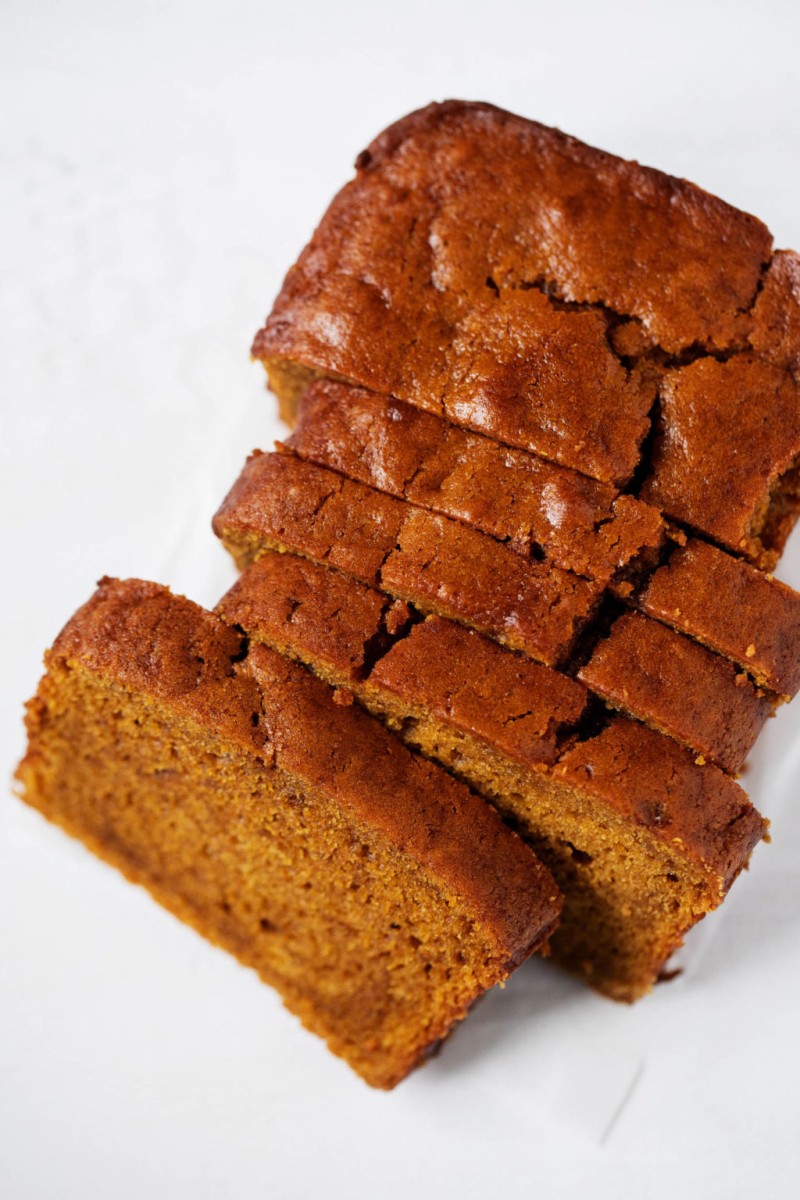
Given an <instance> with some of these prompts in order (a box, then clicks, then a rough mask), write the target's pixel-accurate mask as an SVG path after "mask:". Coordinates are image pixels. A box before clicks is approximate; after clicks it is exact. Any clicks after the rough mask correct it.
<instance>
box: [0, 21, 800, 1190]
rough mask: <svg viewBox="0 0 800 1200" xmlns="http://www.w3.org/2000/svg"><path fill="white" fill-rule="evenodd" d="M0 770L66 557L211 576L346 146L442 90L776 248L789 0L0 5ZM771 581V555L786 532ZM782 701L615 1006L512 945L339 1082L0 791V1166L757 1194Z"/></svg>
mask: <svg viewBox="0 0 800 1200" xmlns="http://www.w3.org/2000/svg"><path fill="white" fill-rule="evenodd" d="M0 17H1V18H2V23H3V30H2V33H1V34H0V64H2V92H0V113H2V134H1V135H0V136H1V138H2V140H1V142H0V156H1V158H0V162H1V164H2V169H1V170H0V187H1V188H2V220H1V221H0V239H1V240H2V247H1V250H2V253H1V254H0V267H1V269H2V272H3V280H2V294H1V297H0V303H1V308H0V402H1V403H2V433H1V434H0V486H2V489H3V493H2V494H3V505H2V512H3V542H4V547H3V549H4V552H3V559H2V561H3V581H2V588H1V589H0V602H2V607H3V611H2V620H0V634H1V635H2V639H3V646H2V652H1V654H0V662H2V673H3V686H2V694H1V695H0V705H1V706H2V724H1V725H0V733H1V734H2V771H3V775H4V779H8V777H9V776H10V773H11V771H12V769H13V765H14V763H15V761H16V759H17V758H18V757H19V755H20V753H21V750H22V729H21V723H20V713H21V704H22V701H23V699H24V698H25V697H26V696H27V695H29V694H30V693H31V692H32V691H33V689H34V687H35V683H36V680H37V677H38V674H39V669H40V658H41V652H42V650H43V649H44V647H45V645H47V644H48V643H49V642H50V641H52V639H53V637H54V635H55V634H56V632H57V631H58V629H59V627H60V626H61V624H62V623H63V621H64V620H65V619H66V618H67V616H68V615H69V614H70V613H71V611H72V610H73V609H74V608H75V607H76V606H77V605H78V604H79V603H81V602H82V601H83V600H84V599H86V597H87V596H88V595H89V593H90V592H91V591H92V588H93V584H94V581H95V579H97V578H98V577H99V576H100V575H102V574H116V575H122V576H125V575H139V576H143V577H145V578H153V579H158V580H161V581H164V582H168V583H170V584H172V585H173V586H174V587H175V588H176V589H177V590H180V591H184V592H186V593H188V594H189V595H190V596H192V597H193V598H194V599H197V600H200V601H203V602H206V603H213V602H214V601H215V600H216V599H217V597H218V596H219V594H220V593H221V592H222V590H223V589H224V588H225V587H226V586H227V585H228V583H229V582H230V581H231V579H232V569H231V567H230V566H229V564H228V562H227V561H226V557H225V555H224V554H223V552H222V550H221V549H220V548H219V547H218V546H217V545H216V543H215V540H214V539H213V537H212V535H211V534H210V532H209V528H208V524H209V519H210V517H211V514H212V512H213V511H214V508H215V507H216V505H217V503H218V502H219V500H220V499H221V497H222V495H223V494H224V492H225V490H226V489H227V487H228V486H229V484H230V483H231V482H232V480H233V478H234V476H235V474H236V473H237V471H238V469H239V467H240V465H241V462H242V460H243V457H244V455H245V453H246V452H247V451H249V450H250V449H251V448H252V447H253V446H255V445H259V446H268V444H269V442H270V440H271V439H272V438H273V437H275V436H277V435H278V434H279V428H278V425H277V422H276V421H275V418H274V414H273V404H272V402H271V400H270V398H269V397H268V396H267V395H266V394H265V393H264V390H263V381H262V375H261V372H260V369H259V368H257V367H255V366H253V365H251V364H250V362H249V359H248V348H249V344H250V338H251V336H252V334H253V333H254V331H255V330H256V328H257V326H258V325H259V323H260V322H261V319H262V318H263V316H264V315H265V313H266V311H267V309H268V308H269V305H270V303H271V301H272V298H273V296H274V294H275V292H276V290H277V288H278V286H279V284H280V281H281V278H282V275H283V272H284V270H285V269H286V268H287V267H288V266H289V264H290V262H291V261H292V260H293V259H294V257H295V255H296V253H297V252H298V250H299V249H300V247H301V245H302V244H303V242H304V241H305V240H306V239H307V237H308V236H309V234H310V232H311V229H312V228H313V225H314V224H315V223H316V221H317V220H318V218H319V216H320V215H321V213H322V211H323V209H324V207H325V205H326V204H327V202H328V200H329V198H330V196H331V195H332V193H333V192H334V190H335V189H336V188H337V187H338V186H340V185H341V183H343V182H344V180H345V179H346V178H347V177H348V175H349V172H350V165H351V163H352V161H353V159H354V157H355V154H356V153H357V152H358V150H360V149H361V148H362V146H363V145H364V144H365V143H366V142H367V141H368V140H370V139H371V137H372V136H373V135H374V134H375V133H377V132H378V130H380V129H381V128H382V127H383V126H384V125H385V124H387V123H388V122H389V121H391V120H393V119H395V118H396V117H398V116H400V115H401V114H403V113H404V112H406V111H408V110H409V109H412V108H415V107H418V106H419V105H421V104H424V103H426V102H428V101H429V100H431V99H435V98H443V97H446V96H449V95H455V96H463V97H468V98H481V99H488V100H492V101H494V102H495V103H498V104H501V105H504V106H506V107H509V108H512V109H515V110H517V111H519V112H521V113H524V114H525V115H528V116H531V117H536V118H538V119H540V120H542V121H545V122H548V123H551V124H556V125H559V126H561V127H562V128H563V129H566V130H568V131H569V132H572V133H575V134H577V135H579V136H580V137H582V138H584V139H585V140H587V141H589V142H593V143H595V144H597V145H600V146H603V147H605V148H608V149H611V150H614V151H616V152H618V153H621V154H623V155H627V156H631V157H637V158H639V159H641V160H642V161H644V162H647V163H652V164H655V165H658V166H660V167H662V168H665V169H667V170H669V171H671V172H673V173H675V174H678V175H686V176H688V177H689V178H691V179H694V180H696V181H697V182H699V183H701V184H703V185H704V186H706V187H707V188H709V189H710V190H712V191H714V192H718V193H719V194H721V195H722V196H724V197H725V198H726V199H728V200H730V201H732V202H734V203H735V204H737V205H739V206H741V207H743V208H745V209H748V210H750V211H752V212H755V213H757V214H758V215H759V216H761V217H762V218H763V219H764V220H766V221H767V223H768V224H769V225H770V226H771V228H772V230H773V231H774V233H775V236H776V241H777V243H778V244H779V245H794V246H800V206H799V203H798V193H799V192H800V98H799V92H798V66H797V61H798V59H797V54H798V45H800V7H798V6H797V5H796V4H793V3H792V2H791V0H787V2H786V3H785V4H781V3H769V2H767V3H758V4H756V3H747V4H742V3H731V2H730V0H729V2H727V3H719V4H716V3H686V4H684V3H676V2H674V0H673V2H672V3H669V4H668V3H660V4H658V5H652V4H648V3H645V2H641V0H640V2H639V3H629V4H626V3H620V4H603V3H601V2H600V0H593V2H590V3H586V2H578V0H570V2H568V3H563V4H561V5H558V4H555V3H552V2H551V3H547V4H539V3H524V2H523V0H520V2H519V3H508V2H506V3H504V2H502V0H495V2H494V3H487V2H486V0H484V2H483V3H480V4H472V3H470V2H469V0H459V2H458V3H441V4H436V3H434V2H433V0H428V2H427V3H424V2H419V0H403V2H402V3H398V4H393V5H388V4H381V3H379V2H378V0H374V2H373V3H356V2H355V0H351V2H347V0H330V2H327V3H317V4H314V3H299V2H297V0H295V2H294V3H291V2H290V0H283V2H281V3H277V4H276V3H271V2H269V0H261V2H260V3H256V2H253V3H238V2H235V0H228V2H227V3H224V4H216V5H215V4H212V3H208V2H203V0H194V2H187V3H179V2H176V0H171V2H166V0H159V2H158V3H153V2H152V0H138V2H137V3H135V4H132V3H130V2H126V3H125V4H121V3H114V2H109V0H105V2H103V0H61V2H60V3H36V2H35V0H3V3H2V8H0ZM780 574H781V575H782V577H784V578H786V579H789V580H791V581H793V582H794V583H795V584H800V535H798V536H797V537H796V538H795V539H794V543H793V545H792V547H791V549H790V552H789V554H788V555H787V556H786V559H785V561H784V565H783V567H782V568H781V571H780ZM798 733H800V702H798V703H796V704H795V705H794V706H793V707H792V708H790V709H785V710H784V711H782V712H781V714H780V716H779V717H778V719H777V720H776V721H773V722H771V723H770V726H769V728H768V729H767V731H766V732H765V733H764V735H763V736H762V738H761V741H760V743H759V746H758V749H757V751H756V753H755V755H754V757H753V761H752V765H751V767H750V768H749V770H748V773H747V775H746V779H745V782H746V784H747V786H748V787H749V788H750V790H751V792H752V794H753V796H754V799H755V800H756V802H757V803H758V804H759V805H760V806H761V807H762V808H763V810H764V811H765V812H766V813H767V814H768V815H769V816H771V818H772V820H773V834H774V840H773V844H772V845H771V846H762V847H760V848H759V849H758V850H757V852H756V854H755V856H754V860H753V866H752V870H751V871H750V873H749V875H748V876H747V877H745V878H743V879H742V880H741V881H740V882H739V883H738V884H737V886H736V887H735V888H734V891H733V893H732V895H731V898H730V900H729V902H728V903H727V904H726V906H725V908H724V909H723V911H722V912H720V913H719V914H717V915H716V916H714V917H711V918H709V919H708V920H707V921H706V922H705V924H704V925H703V926H702V927H701V928H699V929H698V930H697V931H696V932H697V936H695V937H693V938H692V939H691V941H690V944H689V946H688V947H687V950H686V951H685V952H684V953H685V961H686V965H687V970H686V973H685V974H684V975H683V976H682V977H681V978H680V979H678V980H677V981H676V982H674V983H672V984H670V985H669V986H664V987H661V988H659V989H658V990H657V992H656V993H655V994H654V995H653V996H652V997H651V998H649V999H647V1000H645V1001H644V1002H642V1003H641V1004H639V1005H638V1006H637V1007H635V1008H633V1009H628V1008H623V1007H619V1006H615V1005H614V1004H612V1003H610V1002H608V1001H605V1000H602V999H600V998H599V997H596V996H594V995H592V994H590V993H589V992H588V991H586V990H585V989H583V988H582V987H581V986H580V985H578V984H577V983H575V982H573V981H571V980H569V979H567V978H565V977H562V976H561V975H560V974H559V973H558V972H557V971H555V970H554V969H551V968H548V967H547V966H546V965H544V964H542V963H533V964H531V965H529V966H528V967H526V968H525V969H523V970H522V971H520V972H519V973H518V974H517V976H516V977H515V979H514V981H513V983H512V984H511V985H510V986H509V987H508V988H507V989H506V990H505V992H503V993H499V992H498V993H497V994H494V995H493V996H491V997H490V998H489V999H487V1001H486V1002H485V1003H484V1004H483V1005H482V1006H481V1007H480V1008H479V1009H478V1011H477V1012H476V1013H475V1014H474V1016H473V1017H472V1019H471V1020H470V1021H469V1022H468V1024H467V1025H466V1026H465V1027H464V1028H463V1029H462V1030H461V1031H460V1032H459V1033H458V1035H457V1037H456V1038H455V1039H454V1040H453V1041H452V1042H451V1043H450V1045H449V1046H447V1047H446V1048H445V1050H444V1052H443V1053H442V1055H441V1056H440V1058H439V1059H438V1060H437V1061H436V1062H434V1063H432V1064H431V1065H430V1066H428V1067H427V1068H426V1069H425V1070H424V1071H422V1072H420V1073H418V1074H417V1075H416V1076H415V1077H413V1078H412V1079H410V1080H409V1081H408V1082H407V1083H405V1084H404V1085H403V1086H401V1087H400V1089H399V1090H398V1091H396V1092H395V1093H393V1094H391V1095H383V1094H378V1093H373V1092H370V1091H369V1090H368V1089H367V1088H366V1087H365V1086H364V1085H362V1084H361V1083H360V1082H359V1081H358V1080H357V1079H356V1078H355V1077H354V1076H352V1075H351V1074H350V1072H349V1071H348V1069H347V1068H346V1067H345V1066H343V1065H342V1064H340V1063H339V1062H338V1061H337V1060H335V1059H333V1058H332V1057H331V1056H329V1055H328V1054H327V1053H326V1051H325V1050H324V1048H323V1047H322V1045H321V1043H319V1042H317V1040H316V1039H314V1038H312V1037H311V1036H310V1035H308V1034H306V1033H304V1032H303V1031H302V1030H301V1029H300V1028H299V1027H298V1025H297V1023H296V1022H295V1021H294V1019H293V1018H291V1017H290V1016H288V1015H287V1014H286V1013H285V1012H284V1011H283V1010H282V1009H281V1006H280V1004H279V1002H278V1000H277V998H276V997H275V996H274V995H273V993H272V992H270V991H269V990H268V989H267V988H265V987H263V986H262V985H261V984H260V983H258V982H257V980H256V979H255V977H254V976H253V975H252V974H250V973H249V972H247V971H245V970H244V969H242V968H240V967H239V966H237V965H236V964H235V963H234V962H233V961H232V960H230V959H229V958H227V957H226V956H225V955H224V954H222V953H220V952H218V951H215V950H213V949H211V948H209V947H208V946H206V945H205V944H204V943H203V942H202V941H201V940H200V939H199V938H197V937H196V936H195V935H194V934H193V933H191V932H190V931H188V930H187V929H185V928H183V927H182V926H181V925H179V924H178V922H176V921H175V920H173V919H172V918H171V917H169V916H167V915H165V914H164V913H163V912H162V911H161V910H160V909H158V908H157V907H156V905H155V904H154V903H153V902H151V901H150V899H149V898H148V897H147V896H146V895H145V893H144V892H141V891H139V890H137V889H134V888H132V887H130V886H128V885H127V884H125V883H123V882H122V881H121V880H120V879H119V878H118V877H117V876H116V875H115V874H114V873H113V872H112V871H111V870H109V869H108V868H106V867H104V866H102V865H100V864H99V863H97V862H95V861H94V860H93V859H92V858H91V857H90V856H89V855H88V854H86V853H85V852H84V851H83V850H82V849H81V848H80V847H79V846H78V845H77V844H73V843H71V842H70V841H69V840H68V839H66V838H65V837H63V836H62V835H60V834H59V833H57V832H56V831H55V830H53V829H51V828H49V827H48V826H47V825H46V824H45V822H44V821H42V820H41V819H40V818H39V817H38V816H36V815H35V814H33V813H30V812H28V811H27V810H26V809H24V808H23V806H22V805H20V804H19V802H18V801H16V800H14V799H12V798H10V796H9V795H8V792H9V788H8V787H6V785H5V782H4V785H3V789H2V792H3V794H2V797H1V798H0V939H1V944H0V1004H2V1009H1V1010H0V1195H2V1197H3V1198H4V1200H34V1198H35V1200H44V1198H48V1200H49V1198H51V1197H52V1198H53V1200H73V1198H75V1200H77V1198H78V1197H80V1200H94V1198H95V1197H97V1198H103V1200H117V1198H119V1200H129V1198H130V1200H133V1198H137V1200H138V1198H139V1197H148V1198H154V1200H161V1198H162V1197H169V1198H173V1197H178V1198H181V1197H184V1196H185V1197H191V1198H192V1200H211V1198H216V1197H220V1196H236V1197H237V1198H239V1200H250V1198H251V1197H265V1196H270V1197H276V1198H279V1200H292V1198H295V1197H297V1198H300V1197H302V1198H305V1197H317V1196H333V1197H337V1198H338V1197H342V1198H344V1200H361V1198H362V1197H363V1198H367V1197H370V1198H371V1197H390V1198H393V1197H414V1198H416V1197H419V1198H422V1197H451V1196H452V1197H477V1196H481V1197H483V1196H489V1197H493V1196H503V1197H506V1196H507V1197H528V1196H531V1197H532V1196H537V1197H538V1196H541V1197H544V1198H546V1200H551V1198H554V1197H555V1198H558V1197H582V1196H584V1195H591V1196H592V1197H594V1198H595V1200H603V1198H604V1197H612V1196H613V1197H615V1198H616V1197H623V1198H626V1197H633V1196H636V1197H668V1196H669V1197H672V1196H682V1197H694V1196H698V1197H699V1196H703V1197H710V1198H712V1200H714V1198H716V1197H723V1196H724V1197H726V1198H728V1197H733V1198H736V1197H743V1196H750V1195H752V1194H753V1193H754V1192H755V1193H756V1194H757V1195H759V1196H763V1197H770V1198H771V1200H772V1198H775V1197H777V1198H782V1197H788V1196H795V1195H797V1194H798V1191H797V1187H798V1184H797V1179H798V1170H799V1169H800V1153H799V1151H798V1125H799V1124H800V1120H799V1117H800V1082H799V1081H800V1038H799V1037H798V988H799V987H800V879H799V878H798V869H797V868H798V861H799V858H800V808H799V807H798V796H797V792H798V780H799V779H800V744H799V743H798Z"/></svg>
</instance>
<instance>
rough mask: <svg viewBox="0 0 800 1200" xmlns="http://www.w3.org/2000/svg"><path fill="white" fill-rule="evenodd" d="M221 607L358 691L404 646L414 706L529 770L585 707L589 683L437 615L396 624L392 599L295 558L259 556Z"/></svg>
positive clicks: (548, 758) (228, 616)
mask: <svg viewBox="0 0 800 1200" xmlns="http://www.w3.org/2000/svg"><path fill="white" fill-rule="evenodd" d="M217 611H218V612H219V613H220V614H221V616H222V617H223V618H224V619H225V620H226V621H228V622H230V623H231V624H234V625H237V626H241V627H242V628H243V629H247V630H251V631H253V633H254V636H256V637H257V638H258V639H263V640H265V641H266V642H267V644H269V645H270V646H273V647H274V648H275V649H276V650H279V651H280V652H281V653H284V654H288V655H290V656H291V657H293V658H299V659H300V661H302V662H303V663H305V664H306V665H308V666H310V667H311V668H312V669H313V670H314V671H315V672H316V673H317V674H319V675H320V676H321V677H322V678H324V679H325V680H327V682H329V683H331V684H333V685H334V686H346V687H352V688H353V690H354V691H356V692H358V693H359V694H360V692H359V685H361V684H363V683H364V681H365V680H367V679H371V678H372V676H373V673H374V672H375V671H377V672H378V674H377V675H376V677H375V678H376V680H380V678H381V675H380V673H381V671H382V670H383V665H384V664H385V663H386V655H387V654H388V653H389V651H390V650H393V648H394V647H399V645H400V643H402V644H403V645H404V646H405V651H404V654H405V655H406V656H409V655H410V658H406V659H405V660H404V661H406V662H407V664H408V665H407V668H406V670H407V672H408V677H409V678H410V679H413V680H414V687H415V694H416V699H417V702H418V704H419V705H422V706H423V707H424V706H429V707H431V708H432V710H433V711H435V712H436V713H437V714H438V715H442V716H444V717H446V718H447V719H448V720H450V721H451V722H452V723H453V724H454V725H455V726H457V727H458V728H460V729H462V730H463V731H464V732H465V733H472V734H475V735H477V736H481V737H483V738H485V739H486V740H487V741H488V742H492V741H494V742H495V744H497V745H499V746H501V747H502V749H503V750H504V752H505V753H507V754H510V755H511V756H512V757H514V758H516V759H518V760H519V761H520V762H523V763H526V764H528V765H529V766H530V765H536V764H544V763H552V762H555V760H556V758H557V757H558V754H559V751H560V747H561V745H562V742H563V739H564V738H565V737H567V736H570V735H571V731H572V729H573V728H574V726H576V725H577V724H578V722H579V721H580V720H581V718H582V717H583V716H584V714H585V711H586V706H587V694H586V690H585V688H584V687H583V686H582V685H581V684H580V683H578V682H576V681H575V680H572V679H570V678H568V677H567V676H565V675H562V674H561V673H560V672H557V671H554V670H552V669H551V668H549V667H545V666H542V665H540V664H539V663H534V662H531V661H530V660H529V659H526V658H524V657H522V656H520V655H518V654H514V653H512V652H510V651H508V650H504V649H502V648H501V647H500V646H497V645H495V644H494V643H493V642H490V641H488V640H487V639H486V638H485V637H483V636H481V635H480V634H479V633H476V632H474V631H473V630H468V629H464V628H463V627H462V626H460V625H456V624H454V623H453V622H452V621H448V620H446V619H444V618H441V617H430V618H428V619H427V620H425V621H422V622H421V623H415V624H410V623H409V619H408V617H409V614H408V612H407V611H406V612H405V613H403V614H402V617H403V619H402V620H400V621H399V622H398V621H397V620H396V614H394V613H393V607H392V603H391V601H390V599H389V598H388V597H386V596H384V595H382V594H381V593H380V592H376V591H374V590H372V589H371V588H366V587H363V586H361V585H360V584H357V583H354V582H353V581H352V580H350V579H347V578H345V576H343V575H340V574H338V572H335V571H330V570H326V569H325V568H323V567H320V566H318V565H316V564H314V563H311V562H308V561H305V560H303V559H300V558H295V557H294V556H292V555H285V554H271V553H268V554H265V555H264V557H263V558H260V559H259V560H258V561H257V562H255V563H253V565H252V566H251V567H248V569H247V570H246V571H245V572H244V573H243V575H242V576H241V578H240V579H239V580H238V582H237V583H235V584H234V585H233V587H232V588H231V589H230V591H229V592H228V593H227V594H226V595H225V596H224V597H223V598H222V600H221V601H220V603H219V605H218V606H217ZM393 661H396V655H395V658H394V659H393ZM382 682H384V683H386V681H382ZM386 686H390V685H389V684H388V683H386ZM440 710H441V711H440Z"/></svg>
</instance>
